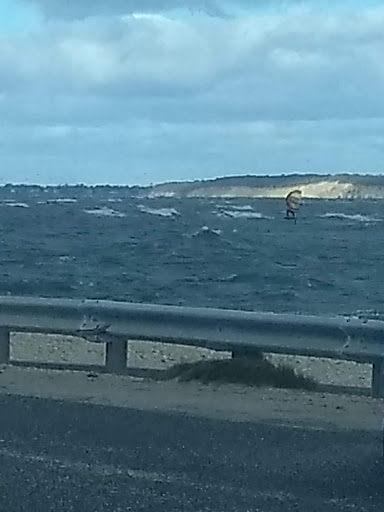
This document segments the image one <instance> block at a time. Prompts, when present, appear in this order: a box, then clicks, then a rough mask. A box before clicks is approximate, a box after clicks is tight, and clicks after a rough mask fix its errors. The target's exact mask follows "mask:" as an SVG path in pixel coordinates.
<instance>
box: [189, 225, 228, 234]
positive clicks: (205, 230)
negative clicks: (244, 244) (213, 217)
mask: <svg viewBox="0 0 384 512" xmlns="http://www.w3.org/2000/svg"><path fill="white" fill-rule="evenodd" d="M204 235H208V236H209V235H214V236H220V235H221V229H211V228H210V227H208V226H202V227H201V228H200V229H199V230H198V231H195V233H192V236H204Z"/></svg>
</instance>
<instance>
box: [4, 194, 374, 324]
mask: <svg viewBox="0 0 384 512" xmlns="http://www.w3.org/2000/svg"><path fill="white" fill-rule="evenodd" d="M7 194H8V195H6V194H5V193H4V192H3V195H2V197H1V202H0V214H1V223H0V231H1V245H0V265H1V279H0V294H12V295H28V296H45V297H72V298H102V299H111V300H126V301H133V302H147V303H157V304H174V305H188V306H202V307H205V306H206V307H221V308H233V309H244V310H260V311H274V312H301V313H311V314H335V313H337V314H356V313H363V314H365V313H367V314H368V315H369V316H381V315H382V314H384V283H383V278H384V267H383V262H384V202H383V201H324V200H321V201H320V200H317V201H309V200H307V201H304V205H303V206H302V209H301V212H300V215H299V218H298V221H297V223H296V224H295V223H294V222H292V221H287V220H284V213H285V212H284V202H283V201H281V200H266V199H228V200H225V199H172V198H158V199H145V198H129V197H126V196H124V194H122V195H121V196H119V193H116V192H114V193H112V192H111V191H110V190H109V189H107V188H106V189H105V190H104V191H101V192H100V191H99V192H98V193H97V194H95V195H92V194H89V193H87V194H83V195H82V194H77V197H73V196H71V195H65V194H64V193H63V192H60V191H56V192H55V193H53V192H40V193H36V192H34V193H33V194H32V193H30V192H28V193H27V191H24V192H23V194H24V195H23V194H22V193H20V192H19V193H18V194H17V197H15V194H11V192H9V193H8V192H7Z"/></svg>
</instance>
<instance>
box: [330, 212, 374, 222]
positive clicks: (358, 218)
mask: <svg viewBox="0 0 384 512" xmlns="http://www.w3.org/2000/svg"><path fill="white" fill-rule="evenodd" d="M320 217H321V218H323V219H340V220H352V221H354V222H380V221H381V219H379V218H378V217H370V216H369V215H362V214H361V213H355V214H349V213H342V212H330V213H324V215H320Z"/></svg>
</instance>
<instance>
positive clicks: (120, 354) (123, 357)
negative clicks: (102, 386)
mask: <svg viewBox="0 0 384 512" xmlns="http://www.w3.org/2000/svg"><path fill="white" fill-rule="evenodd" d="M106 345H107V346H106V353H105V366H106V368H107V371H108V372H109V373H124V372H125V371H126V370H127V346H128V343H127V341H126V340H116V341H112V342H108V343H107V344H106Z"/></svg>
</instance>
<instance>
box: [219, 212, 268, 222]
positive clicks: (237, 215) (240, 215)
mask: <svg viewBox="0 0 384 512" xmlns="http://www.w3.org/2000/svg"><path fill="white" fill-rule="evenodd" d="M217 216H218V217H231V218H233V219H258V220H272V219H273V217H269V216H268V215H264V214H262V213H260V212H254V211H239V210H224V211H222V212H219V213H218V214H217Z"/></svg>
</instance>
